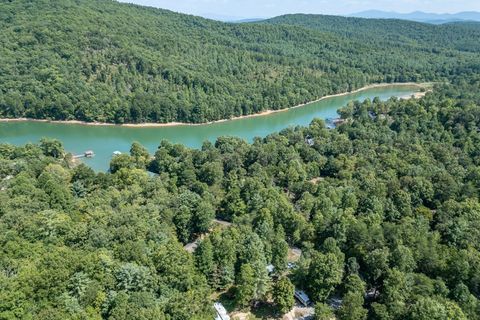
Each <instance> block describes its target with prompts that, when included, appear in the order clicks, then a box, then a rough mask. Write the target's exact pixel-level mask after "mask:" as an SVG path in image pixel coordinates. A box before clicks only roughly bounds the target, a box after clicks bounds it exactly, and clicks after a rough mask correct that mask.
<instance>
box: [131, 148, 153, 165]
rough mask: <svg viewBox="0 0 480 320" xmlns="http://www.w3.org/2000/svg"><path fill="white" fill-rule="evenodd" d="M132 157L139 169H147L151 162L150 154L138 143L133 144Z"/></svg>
mask: <svg viewBox="0 0 480 320" xmlns="http://www.w3.org/2000/svg"><path fill="white" fill-rule="evenodd" d="M130 156H131V157H132V158H133V159H134V161H135V163H136V166H137V168H145V167H146V166H147V164H148V162H149V161H150V153H149V152H148V150H147V149H146V148H145V147H144V146H142V145H141V144H140V143H138V142H134V143H132V146H131V148H130Z"/></svg>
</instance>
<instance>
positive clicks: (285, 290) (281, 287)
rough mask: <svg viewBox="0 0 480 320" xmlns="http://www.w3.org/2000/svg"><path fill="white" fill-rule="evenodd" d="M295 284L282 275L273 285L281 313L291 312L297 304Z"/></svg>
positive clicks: (275, 298) (276, 302) (275, 299)
mask: <svg viewBox="0 0 480 320" xmlns="http://www.w3.org/2000/svg"><path fill="white" fill-rule="evenodd" d="M294 293H295V286H294V285H293V284H292V282H291V281H290V279H288V278H287V277H282V278H280V279H279V280H277V282H276V283H275V285H274V287H273V301H274V302H275V304H276V305H277V308H278V310H279V311H280V313H281V314H285V313H287V312H289V311H290V310H291V309H292V308H293V306H294V305H295V298H294Z"/></svg>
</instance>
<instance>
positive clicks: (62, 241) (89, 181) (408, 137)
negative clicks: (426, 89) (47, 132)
mask: <svg viewBox="0 0 480 320" xmlns="http://www.w3.org/2000/svg"><path fill="white" fill-rule="evenodd" d="M479 87H480V79H479V78H478V76H477V77H476V78H475V77H470V78H459V79H454V80H453V84H452V85H445V86H437V87H436V88H435V90H434V92H433V93H428V94H427V96H426V97H424V98H422V99H421V100H408V101H407V100H396V99H392V100H390V101H388V102H381V101H379V100H374V101H366V102H364V103H352V104H350V105H348V106H346V107H345V108H343V109H342V111H341V114H342V117H344V118H345V119H346V120H347V121H346V122H345V124H343V125H341V126H340V127H338V128H337V129H334V130H329V129H326V127H325V123H324V122H323V121H321V120H316V121H314V122H313V123H312V124H311V125H310V126H309V127H306V128H292V129H288V130H285V131H282V132H280V133H278V134H273V135H271V136H269V137H267V138H265V139H257V140H256V141H255V142H254V143H253V144H251V145H250V144H247V143H246V142H244V141H241V140H239V139H235V138H221V139H219V140H218V141H217V142H216V143H215V144H211V143H205V144H204V146H203V148H202V149H201V150H191V149H187V148H186V147H184V146H181V145H172V144H170V143H168V142H165V141H164V142H161V144H160V147H159V149H158V151H157V153H156V154H155V157H154V159H153V160H152V159H151V158H150V157H149V155H148V152H146V150H145V149H143V148H142V147H141V146H140V145H138V144H134V145H133V146H132V149H131V155H120V156H117V157H115V158H114V159H113V160H112V163H111V173H107V174H105V173H98V174H96V173H94V172H93V171H92V170H91V169H89V168H88V167H86V166H85V165H79V166H75V167H73V168H71V167H70V166H71V164H70V161H69V157H68V156H66V157H65V154H64V151H63V148H62V146H61V143H60V142H58V141H51V140H44V141H42V142H41V143H40V144H39V145H31V144H30V145H26V146H22V147H15V146H12V145H5V144H4V145H0V181H1V182H0V319H62V320H63V319H182V320H187V319H212V318H213V309H212V302H213V300H214V299H217V298H216V295H217V292H218V294H219V293H221V292H225V291H226V292H227V293H225V294H223V295H222V297H221V299H223V301H225V303H226V302H227V301H230V302H229V304H228V305H229V308H235V309H240V310H249V309H250V308H252V310H253V312H254V313H256V312H257V310H258V309H256V308H253V306H259V307H262V308H265V306H267V310H270V312H271V313H272V317H273V316H275V317H280V315H281V314H282V313H285V312H286V311H288V310H289V309H290V308H291V307H292V303H293V298H292V295H293V292H292V290H293V286H292V284H294V285H295V286H296V287H297V288H302V289H304V290H305V291H306V292H307V293H308V294H309V295H310V297H311V299H312V300H313V302H314V303H316V317H317V319H331V316H332V315H333V314H334V313H335V314H336V316H337V317H338V319H340V320H347V319H366V318H368V319H375V320H380V319H398V320H400V319H401V320H405V319H407V320H424V319H437V320H451V319H457V320H460V319H473V320H474V319H480V317H479V315H480V303H479V298H480V232H479V230H480V203H479V195H480V184H479V182H480V170H479V168H480V167H479V166H480V107H479V106H480V90H479ZM146 168H149V169H150V170H152V171H154V172H156V173H158V176H151V175H148V174H147V171H146ZM215 217H217V218H218V219H222V220H223V221H229V222H232V225H228V224H226V223H221V224H219V223H216V222H214V220H213V219H214V218H215ZM202 234H203V236H202V237H200V235H202ZM199 237H200V238H201V240H200V244H199V247H198V248H197V249H196V250H195V251H194V253H189V252H187V251H186V250H185V249H184V248H183V245H185V244H186V243H188V242H191V241H193V240H195V239H197V238H199ZM292 247H298V248H300V249H301V250H302V254H301V257H300V260H299V261H297V263H296V265H294V268H293V269H287V261H290V260H289V259H290V258H291V257H290V255H289V248H292ZM269 263H271V264H273V266H274V267H275V270H274V275H273V276H274V277H275V279H277V280H275V281H273V280H272V278H271V276H272V275H268V273H267V270H266V266H267V264H269ZM366 293H368V294H366ZM332 297H336V298H338V299H341V301H342V304H341V306H340V308H339V309H337V310H334V309H332V308H331V307H330V306H329V301H330V300H329V299H330V298H332ZM256 302H260V303H259V304H258V303H256ZM263 310H265V309H263ZM263 314H264V313H263Z"/></svg>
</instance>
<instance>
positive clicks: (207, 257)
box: [195, 237, 215, 282]
mask: <svg viewBox="0 0 480 320" xmlns="http://www.w3.org/2000/svg"><path fill="white" fill-rule="evenodd" d="M195 264H196V266H197V269H198V270H199V271H200V272H201V273H203V274H204V275H205V277H207V279H209V281H210V282H211V280H212V276H213V271H214V268H215V265H214V261H213V246H212V242H211V241H210V238H209V237H207V238H205V239H204V240H202V241H201V242H200V244H199V245H198V247H197V249H196V250H195Z"/></svg>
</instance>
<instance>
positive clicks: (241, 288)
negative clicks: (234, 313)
mask: <svg viewBox="0 0 480 320" xmlns="http://www.w3.org/2000/svg"><path fill="white" fill-rule="evenodd" d="M254 297H255V272H254V270H253V268H252V266H251V265H250V264H249V263H245V264H243V265H242V266H241V267H240V273H239V275H238V279H237V294H236V300H237V304H238V305H239V306H241V307H247V306H248V305H249V304H250V303H251V302H252V300H253V299H254Z"/></svg>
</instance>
